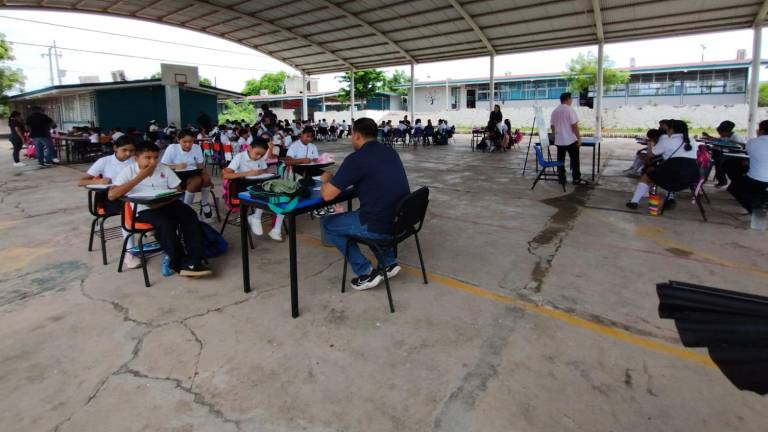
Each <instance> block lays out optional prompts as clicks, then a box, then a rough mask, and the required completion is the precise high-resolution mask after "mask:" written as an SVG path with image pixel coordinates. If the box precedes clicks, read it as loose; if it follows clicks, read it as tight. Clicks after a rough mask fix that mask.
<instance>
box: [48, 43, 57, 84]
mask: <svg viewBox="0 0 768 432" xmlns="http://www.w3.org/2000/svg"><path fill="white" fill-rule="evenodd" d="M48 72H49V73H50V74H51V87H53V86H55V85H56V81H54V79H53V47H52V46H49V47H48Z"/></svg>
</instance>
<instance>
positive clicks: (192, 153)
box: [160, 144, 205, 170]
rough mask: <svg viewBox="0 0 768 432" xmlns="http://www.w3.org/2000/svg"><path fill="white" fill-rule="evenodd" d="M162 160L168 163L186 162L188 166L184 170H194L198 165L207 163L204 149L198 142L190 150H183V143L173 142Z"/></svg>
mask: <svg viewBox="0 0 768 432" xmlns="http://www.w3.org/2000/svg"><path fill="white" fill-rule="evenodd" d="M160 162H162V163H164V164H166V165H178V164H180V163H185V164H187V167H186V168H184V170H192V169H197V166H198V165H201V164H203V163H205V158H204V157H203V149H202V148H200V145H198V144H192V148H191V149H189V151H184V150H182V148H181V144H171V145H169V146H168V148H166V149H165V153H163V158H162V159H161V160H160Z"/></svg>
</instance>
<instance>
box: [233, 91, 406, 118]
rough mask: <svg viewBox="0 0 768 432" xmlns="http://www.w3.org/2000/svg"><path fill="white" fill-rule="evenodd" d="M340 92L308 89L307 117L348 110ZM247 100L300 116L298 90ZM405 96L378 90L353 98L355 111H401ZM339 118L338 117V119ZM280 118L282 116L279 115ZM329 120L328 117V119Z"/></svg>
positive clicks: (251, 97) (300, 100) (294, 116)
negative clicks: (364, 96)
mask: <svg viewBox="0 0 768 432" xmlns="http://www.w3.org/2000/svg"><path fill="white" fill-rule="evenodd" d="M339 95H340V93H339V92H338V91H329V92H328V91H327V92H320V91H312V90H311V89H310V91H308V92H307V110H308V111H309V118H310V119H314V120H315V121H317V120H320V119H319V118H317V116H316V115H315V112H328V111H331V112H338V111H348V110H349V102H342V101H341V100H340V99H339ZM245 100H247V101H248V102H250V103H251V104H252V105H254V106H255V107H256V108H258V107H259V106H261V104H263V103H266V104H268V105H269V107H270V108H273V109H276V110H275V111H276V112H278V113H279V112H280V111H279V110H280V109H283V110H290V111H292V115H291V117H290V120H294V119H299V118H301V104H302V94H301V93H300V92H295V93H289V94H282V95H261V96H248V97H246V98H245ZM406 100H407V98H406V97H404V96H401V95H399V94H397V93H390V92H378V93H376V94H375V95H374V96H371V97H369V98H367V99H365V101H362V100H359V99H356V100H355V111H356V112H360V111H363V110H372V111H401V110H404V109H406V106H407V104H406ZM340 119H341V118H338V120H340ZM281 120H282V117H281ZM328 121H330V119H328Z"/></svg>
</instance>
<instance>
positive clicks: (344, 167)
mask: <svg viewBox="0 0 768 432" xmlns="http://www.w3.org/2000/svg"><path fill="white" fill-rule="evenodd" d="M377 133H378V128H377V126H376V122H375V121H373V120H372V119H370V118H361V119H358V120H356V121H355V122H354V125H353V126H352V148H354V150H355V151H354V153H352V154H350V155H349V156H347V157H346V159H344V162H343V163H342V164H341V166H340V167H339V170H338V171H337V172H336V174H335V175H332V174H331V173H329V172H326V173H324V174H323V176H322V179H323V186H322V188H321V190H320V193H321V194H322V197H323V199H324V200H326V201H330V200H332V199H334V198H336V197H337V196H338V195H339V194H340V193H341V191H343V190H345V189H346V188H348V187H349V186H354V187H355V190H356V191H357V194H358V197H359V199H360V209H359V210H356V211H353V212H346V213H341V214H336V215H333V216H328V217H326V218H325V219H323V231H324V232H325V236H326V238H327V239H328V240H329V241H330V242H331V243H333V245H334V246H336V248H337V249H338V250H339V252H341V253H342V254H344V252H345V250H346V245H347V239H348V238H349V237H351V236H357V237H365V238H370V239H386V238H390V237H391V235H392V230H393V229H394V227H393V226H392V223H393V222H394V219H395V212H396V211H397V205H398V204H399V203H400V200H402V199H403V198H404V197H405V196H406V195H408V193H410V189H409V186H408V177H407V176H406V174H405V167H403V163H402V161H401V160H400V156H399V155H398V154H397V151H395V150H394V149H392V147H390V146H388V145H386V144H382V143H381V142H379V141H377V140H376V135H377ZM347 257H348V259H349V263H350V265H351V266H352V270H353V271H354V272H355V274H356V275H357V277H356V278H354V279H352V288H354V289H356V290H365V289H369V288H373V287H375V286H377V285H378V284H379V283H381V281H382V279H383V276H382V275H383V273H382V272H387V277H390V278H391V277H393V276H395V275H397V273H398V272H399V271H400V266H399V265H398V264H397V261H396V260H395V253H394V251H393V250H391V249H389V250H386V251H382V252H377V253H376V260H377V261H378V267H377V268H374V267H373V266H372V265H371V262H370V261H369V260H368V258H366V257H365V256H364V255H363V254H362V252H361V251H360V248H359V247H358V246H357V245H356V244H355V245H351V246H350V247H349V251H348V254H347Z"/></svg>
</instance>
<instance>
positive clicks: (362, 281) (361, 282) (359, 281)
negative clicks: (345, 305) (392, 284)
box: [352, 270, 384, 291]
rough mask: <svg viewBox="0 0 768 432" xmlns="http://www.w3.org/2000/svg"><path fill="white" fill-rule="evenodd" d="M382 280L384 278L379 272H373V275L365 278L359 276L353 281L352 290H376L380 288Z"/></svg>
mask: <svg viewBox="0 0 768 432" xmlns="http://www.w3.org/2000/svg"><path fill="white" fill-rule="evenodd" d="M382 279H384V278H383V277H382V276H381V274H380V273H379V272H378V271H376V270H373V271H371V273H369V274H367V275H365V276H359V277H356V278H354V279H352V288H354V289H356V290H358V291H362V290H367V289H371V288H376V287H377V286H379V284H380V283H381V280H382Z"/></svg>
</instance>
